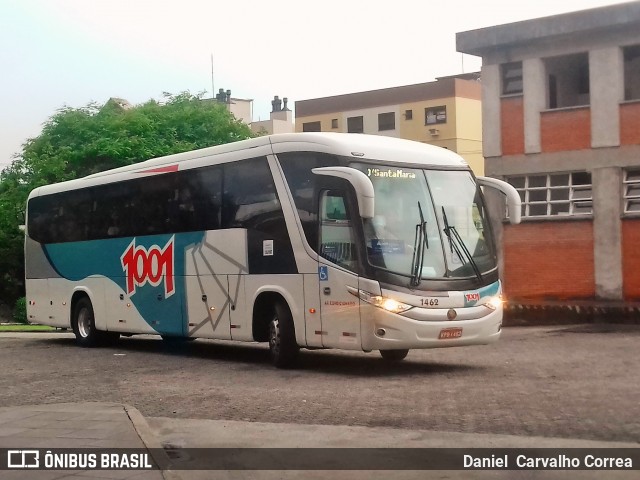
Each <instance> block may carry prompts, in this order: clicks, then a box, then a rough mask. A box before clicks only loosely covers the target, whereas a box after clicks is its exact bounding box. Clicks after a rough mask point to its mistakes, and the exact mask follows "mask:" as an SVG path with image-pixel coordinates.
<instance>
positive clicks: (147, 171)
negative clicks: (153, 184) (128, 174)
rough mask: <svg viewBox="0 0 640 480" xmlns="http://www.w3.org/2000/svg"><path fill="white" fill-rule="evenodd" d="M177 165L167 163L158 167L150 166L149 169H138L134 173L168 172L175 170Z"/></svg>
mask: <svg viewBox="0 0 640 480" xmlns="http://www.w3.org/2000/svg"><path fill="white" fill-rule="evenodd" d="M177 171H178V165H169V166H168V167H158V168H150V169H149V170H140V171H138V172H135V173H169V172H177Z"/></svg>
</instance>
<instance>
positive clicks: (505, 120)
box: [500, 97, 524, 155]
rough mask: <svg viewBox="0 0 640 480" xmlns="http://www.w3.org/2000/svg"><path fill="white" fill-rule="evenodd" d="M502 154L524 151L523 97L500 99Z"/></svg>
mask: <svg viewBox="0 0 640 480" xmlns="http://www.w3.org/2000/svg"><path fill="white" fill-rule="evenodd" d="M500 125H501V139H502V155H517V154H519V153H524V107H523V100H522V97H508V98H503V99H502V100H500Z"/></svg>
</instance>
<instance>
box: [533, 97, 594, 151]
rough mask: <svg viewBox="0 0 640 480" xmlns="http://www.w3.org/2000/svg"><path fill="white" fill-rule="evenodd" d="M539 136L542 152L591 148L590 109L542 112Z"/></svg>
mask: <svg viewBox="0 0 640 480" xmlns="http://www.w3.org/2000/svg"><path fill="white" fill-rule="evenodd" d="M540 137H541V143H542V151H543V152H560V151H566V150H583V149H587V148H591V109H590V108H589V107H585V108H578V109H571V110H558V111H547V112H542V113H541V114H540Z"/></svg>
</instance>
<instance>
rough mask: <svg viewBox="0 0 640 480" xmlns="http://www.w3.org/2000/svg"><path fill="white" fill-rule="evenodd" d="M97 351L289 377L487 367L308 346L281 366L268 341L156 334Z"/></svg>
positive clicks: (61, 341)
mask: <svg viewBox="0 0 640 480" xmlns="http://www.w3.org/2000/svg"><path fill="white" fill-rule="evenodd" d="M40 341H43V342H46V343H49V344H58V345H60V346H68V347H71V348H80V347H77V346H76V345H75V340H74V339H73V338H69V337H65V338H55V339H53V338H49V339H42V340H40ZM97 350H98V351H110V352H113V353H114V354H116V353H122V352H129V353H143V354H150V355H154V354H155V355H170V356H177V357H182V358H185V359H190V358H195V359H203V360H212V361H219V362H225V363H228V364H237V365H238V368H240V369H243V370H252V371H255V370H256V368H261V367H262V368H261V369H263V370H264V371H281V372H283V373H284V372H286V375H287V376H289V377H295V376H296V375H297V374H299V373H301V372H304V373H314V372H315V373H329V374H332V375H342V376H354V377H386V376H407V375H416V374H420V375H442V374H465V373H473V374H477V373H479V372H481V371H483V370H485V369H486V368H487V367H485V366H484V365H477V364H476V365H472V364H466V365H465V364H453V363H451V364H447V363H441V362H437V363H436V362H429V361H428V360H425V359H424V358H422V359H414V358H411V353H409V356H408V357H407V358H406V359H405V360H403V361H400V362H389V361H387V360H384V359H383V358H381V357H380V356H379V354H377V352H375V353H370V354H367V353H364V352H348V351H342V350H331V349H327V350H322V349H319V350H307V349H301V350H300V355H299V356H298V359H297V362H296V365H295V367H294V368H291V369H288V370H278V369H276V368H275V367H274V366H272V365H271V361H270V358H269V349H268V347H267V345H266V344H258V343H231V342H229V343H227V342H218V341H211V340H196V341H192V342H185V341H165V340H162V339H160V338H159V337H158V338H155V337H138V336H132V337H124V338H121V339H120V340H119V341H118V342H116V343H114V344H113V345H111V346H105V347H99V348H98V349H97Z"/></svg>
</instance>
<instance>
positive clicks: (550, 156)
mask: <svg viewBox="0 0 640 480" xmlns="http://www.w3.org/2000/svg"><path fill="white" fill-rule="evenodd" d="M457 49H458V51H460V52H463V53H467V54H472V55H477V56H481V57H482V64H483V65H482V121H483V125H484V131H483V148H484V156H485V172H486V174H487V175H488V176H493V177H497V178H503V179H506V180H508V181H509V182H510V183H511V184H512V185H513V186H515V187H516V188H517V189H518V190H519V192H520V195H521V197H522V201H523V207H522V214H523V223H522V224H520V225H508V224H506V223H505V224H503V223H502V222H500V221H499V220H500V219H498V221H494V223H495V226H496V230H497V233H498V239H499V241H500V242H501V246H502V254H503V255H502V259H503V262H502V269H503V278H504V282H505V291H506V294H507V296H508V297H509V298H510V299H511V300H514V301H516V300H518V299H519V300H522V303H527V301H528V302H533V303H536V302H540V301H543V300H553V299H557V300H563V301H565V302H566V300H567V299H573V300H578V299H585V300H607V301H612V304H613V303H614V302H613V301H622V300H624V301H627V302H630V301H637V300H639V299H640V274H639V273H638V272H639V271H640V2H638V1H635V2H630V3H624V4H618V5H613V6H608V7H602V8H597V9H591V10H584V11H579V12H574V13H568V14H563V15H557V16H552V17H546V18H540V19H534V20H528V21H523V22H517V23H511V24H507V25H499V26H493V27H488V28H483V29H479V30H473V31H468V32H463V33H458V35H457ZM494 201H497V199H494ZM578 303H579V302H578Z"/></svg>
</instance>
